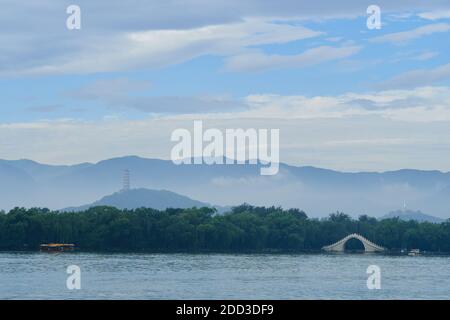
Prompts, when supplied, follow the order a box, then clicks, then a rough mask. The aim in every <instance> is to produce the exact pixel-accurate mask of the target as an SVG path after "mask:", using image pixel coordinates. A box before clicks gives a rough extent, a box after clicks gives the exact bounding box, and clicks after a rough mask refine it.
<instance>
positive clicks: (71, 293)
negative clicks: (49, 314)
mask: <svg viewBox="0 0 450 320" xmlns="http://www.w3.org/2000/svg"><path fill="white" fill-rule="evenodd" d="M69 265H77V266H79V267H80V269H81V289H80V290H68V289H67V287H66V279H67V277H68V276H69V275H68V274H67V273H66V269H67V267H68V266H69ZM369 265H378V266H379V267H380V269H381V289H380V290H369V289H368V288H367V284H366V281H367V278H368V276H369V275H368V274H366V270H367V267H368V266H369ZM449 298H450V257H437V256H436V257H431V256H427V257H424V256H418V257H408V256H387V255H370V254H336V255H332V254H298V255H278V254H277V255H273V254H267V255H255V254H251V255H232V254H94V253H63V254H47V253H0V299H449Z"/></svg>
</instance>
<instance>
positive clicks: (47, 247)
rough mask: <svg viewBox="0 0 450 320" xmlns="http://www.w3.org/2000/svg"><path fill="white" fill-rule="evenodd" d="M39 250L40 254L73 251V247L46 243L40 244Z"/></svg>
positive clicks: (72, 245) (69, 244)
mask: <svg viewBox="0 0 450 320" xmlns="http://www.w3.org/2000/svg"><path fill="white" fill-rule="evenodd" d="M40 250H41V251H42V252H66V251H74V250H75V245H74V244H72V243H46V244H41V246H40Z"/></svg>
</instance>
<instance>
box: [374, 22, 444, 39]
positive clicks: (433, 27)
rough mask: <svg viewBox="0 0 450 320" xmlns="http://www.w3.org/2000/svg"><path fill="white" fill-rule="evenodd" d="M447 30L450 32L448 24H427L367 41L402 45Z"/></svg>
mask: <svg viewBox="0 0 450 320" xmlns="http://www.w3.org/2000/svg"><path fill="white" fill-rule="evenodd" d="M448 30H450V25H449V24H447V23H436V24H429V25H426V26H421V27H418V28H416V29H412V30H408V31H402V32H395V33H389V34H386V35H383V36H379V37H375V38H371V39H370V40H369V41H371V42H376V43H381V42H390V43H393V44H404V43H406V42H409V41H411V40H414V39H418V38H421V37H425V36H429V35H431V34H433V33H438V32H447V31H448Z"/></svg>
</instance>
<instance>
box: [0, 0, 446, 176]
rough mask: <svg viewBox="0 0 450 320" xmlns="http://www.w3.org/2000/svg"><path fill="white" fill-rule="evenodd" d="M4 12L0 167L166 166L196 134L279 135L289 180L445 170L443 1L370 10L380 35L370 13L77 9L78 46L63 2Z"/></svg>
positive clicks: (137, 4) (11, 6)
mask: <svg viewBox="0 0 450 320" xmlns="http://www.w3.org/2000/svg"><path fill="white" fill-rule="evenodd" d="M2 2H5V3H4V4H3V8H5V10H3V12H2V13H0V41H1V44H2V45H1V49H0V87H1V88H2V89H1V98H2V101H1V104H0V111H1V117H0V133H1V134H2V136H3V138H4V141H3V143H0V158H8V159H16V158H31V159H34V160H38V161H42V162H47V163H75V162H83V161H98V160H101V159H104V158H108V157H112V156H120V155H126V154H138V155H141V156H148V157H156V158H168V157H169V155H170V147H171V145H170V132H171V130H173V129H174V128H175V127H177V126H184V127H190V126H191V124H192V121H193V120H194V119H208V120H209V123H208V124H207V125H209V126H215V127H219V128H226V127H230V126H231V127H252V126H258V127H265V128H281V129H282V130H281V134H282V137H281V139H282V151H281V152H282V153H281V156H282V157H281V161H283V162H287V163H292V164H296V165H316V166H324V167H329V168H334V169H340V170H348V171H355V170H356V171H357V170H390V169H397V168H403V167H414V168H420V169H440V170H445V171H448V170H450V165H448V164H446V163H445V161H443V160H442V159H441V157H440V155H442V154H443V152H444V155H445V152H446V151H445V150H447V149H448V144H450V130H449V129H446V127H448V122H449V121H450V59H449V52H450V41H449V40H450V3H448V2H447V3H446V1H427V2H426V3H424V2H423V1H396V2H395V4H393V3H392V1H378V3H376V4H377V5H379V7H380V9H381V21H382V27H381V29H379V30H376V29H375V30H369V29H368V28H367V26H366V20H367V17H368V15H367V13H366V8H367V6H368V5H369V4H375V3H371V2H368V1H352V0H345V1H339V2H335V1H315V2H314V3H311V2H308V1H279V2H277V5H274V4H273V1H272V2H270V1H248V2H246V3H245V4H243V3H242V2H239V1H222V0H218V1H202V0H192V1H184V2H179V1H131V2H127V4H122V3H120V2H107V1H98V2H97V1H96V2H95V3H92V2H91V1H78V3H76V2H77V1H75V3H74V4H77V5H79V6H80V8H81V30H68V29H67V28H66V26H65V19H66V18H67V16H68V15H67V14H66V12H65V10H66V8H67V6H68V5H69V4H72V3H69V2H67V1H58V2H55V1H50V0H41V1H36V3H33V4H29V3H27V2H22V3H21V2H19V1H10V0H4V1H2ZM325 124H326V125H325ZM361 124H365V126H364V128H372V127H373V128H376V130H377V133H376V134H374V133H373V132H372V131H370V130H368V129H367V130H361V129H355V128H359V127H360V126H361ZM300 127H301V129H299V128H300ZM283 131H284V132H283ZM99 132H101V133H102V134H101V137H100V136H99V135H98V134H99ZM93 137H94V138H93ZM146 137H148V138H147V139H146ZM68 140H70V141H71V145H70V146H68V145H66V144H65V143H66V142H67V141H68ZM437 141H438V142H439V145H438V146H436V142H437ZM99 146H101V147H99ZM439 146H440V147H439ZM69 148H70V149H69ZM441 149H442V150H441ZM424 153H426V154H429V156H428V157H424V156H423V154H424ZM380 154H384V157H383V158H382V159H381V160H380V159H379V155H380Z"/></svg>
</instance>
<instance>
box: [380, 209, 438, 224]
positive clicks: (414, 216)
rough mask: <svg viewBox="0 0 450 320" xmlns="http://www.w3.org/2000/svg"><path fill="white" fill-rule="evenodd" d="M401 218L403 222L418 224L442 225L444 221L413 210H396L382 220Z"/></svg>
mask: <svg viewBox="0 0 450 320" xmlns="http://www.w3.org/2000/svg"><path fill="white" fill-rule="evenodd" d="M392 218H399V219H400V220H403V221H409V220H415V221H417V222H432V223H441V222H443V221H444V220H443V219H441V218H438V217H434V216H430V215H428V214H425V213H423V212H421V211H413V210H408V209H404V210H396V211H391V212H389V213H388V214H387V215H385V216H383V217H381V219H392Z"/></svg>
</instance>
